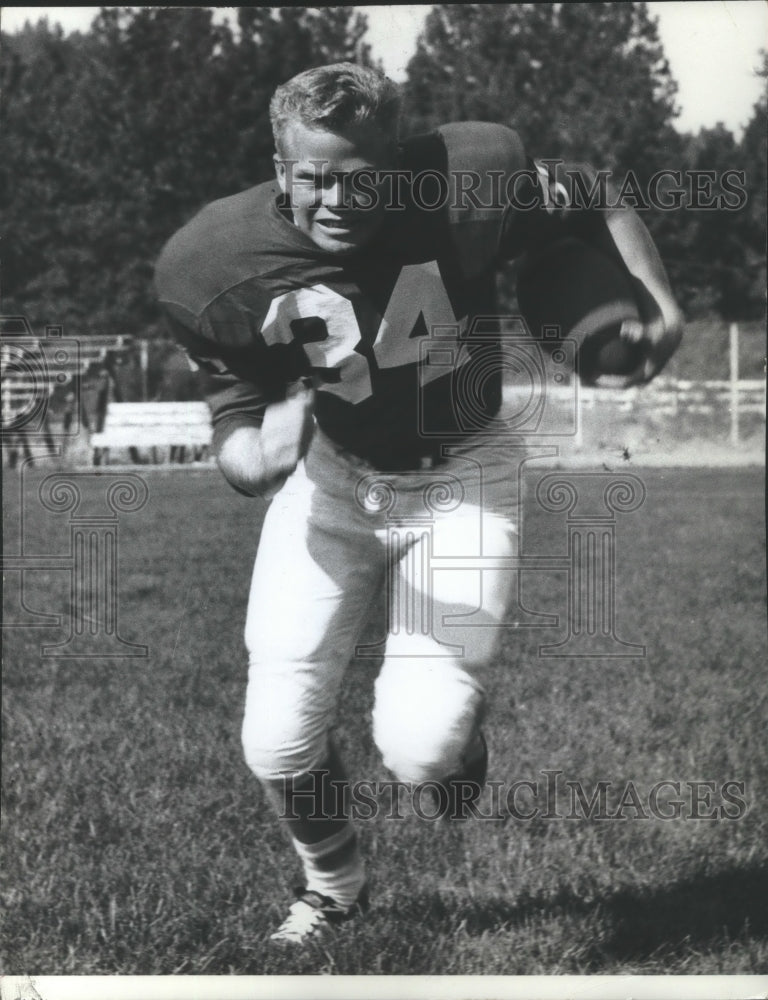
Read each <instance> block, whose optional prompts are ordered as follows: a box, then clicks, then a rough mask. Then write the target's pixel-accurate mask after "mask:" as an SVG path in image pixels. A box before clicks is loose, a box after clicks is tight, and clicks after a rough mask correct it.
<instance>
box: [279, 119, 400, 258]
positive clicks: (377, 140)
mask: <svg viewBox="0 0 768 1000" xmlns="http://www.w3.org/2000/svg"><path fill="white" fill-rule="evenodd" d="M280 146H281V150H280V153H279V154H277V153H276V154H275V158H274V159H275V168H276V171H277V179H278V183H279V184H280V189H281V191H282V192H283V193H284V194H287V195H288V197H289V198H290V203H291V210H292V212H293V222H294V224H295V225H296V226H298V228H299V229H300V230H301V231H302V232H303V233H306V235H307V236H308V237H309V238H310V239H311V240H312V242H313V243H315V244H316V245H317V246H319V247H320V248H321V249H322V250H325V251H326V252H328V253H336V254H346V253H354V251H356V250H359V249H360V248H361V247H364V246H365V245H366V244H367V243H369V242H370V241H371V240H372V239H373V238H374V236H375V235H376V233H377V232H378V231H379V229H380V228H381V225H382V223H383V221H384V211H385V205H386V198H385V197H384V191H383V183H382V179H381V178H374V177H372V176H371V175H372V174H373V173H374V172H378V171H382V170H388V169H391V168H392V167H393V166H394V162H393V158H394V151H393V147H392V143H391V141H390V140H389V139H388V138H387V137H386V136H384V135H382V133H381V132H379V131H378V130H376V129H373V128H371V127H370V126H367V125H365V126H354V127H350V128H346V129H344V130H343V131H342V132H327V131H325V130H323V129H315V128H309V127H307V126H306V125H304V124H302V123H301V122H291V123H290V124H289V125H288V127H287V128H286V130H285V132H284V133H283V136H282V142H281V143H280ZM361 171H363V172H364V173H362V174H361ZM356 193H357V195H358V196H357V197H356ZM366 205H367V207H366Z"/></svg>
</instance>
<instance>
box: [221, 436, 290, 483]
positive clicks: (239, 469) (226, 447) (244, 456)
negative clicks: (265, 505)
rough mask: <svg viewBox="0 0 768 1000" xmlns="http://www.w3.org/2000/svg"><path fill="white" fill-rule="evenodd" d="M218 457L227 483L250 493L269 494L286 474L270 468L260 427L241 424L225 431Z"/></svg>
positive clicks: (280, 470)
mask: <svg viewBox="0 0 768 1000" xmlns="http://www.w3.org/2000/svg"><path fill="white" fill-rule="evenodd" d="M216 460H217V462H218V465H219V468H220V469H221V471H222V473H223V475H224V478H225V479H226V480H227V482H228V483H230V485H232V486H234V487H235V489H237V490H241V491H242V492H243V493H247V494H249V495H251V496H266V495H268V494H269V493H271V492H272V491H273V489H274V486H275V485H276V484H277V483H278V482H279V480H280V479H281V478H283V477H284V471H283V470H282V469H276V468H271V467H270V464H269V462H268V459H267V457H266V456H265V454H264V449H263V447H262V441H261V428H260V427H256V426H240V427H235V428H234V429H233V430H232V431H230V432H229V433H228V434H225V436H224V437H223V438H222V440H221V443H220V444H219V446H218V448H217V453H216Z"/></svg>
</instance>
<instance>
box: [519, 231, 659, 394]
mask: <svg viewBox="0 0 768 1000" xmlns="http://www.w3.org/2000/svg"><path fill="white" fill-rule="evenodd" d="M517 299H518V304H519V306H520V312H521V314H522V316H523V318H524V319H525V321H526V323H527V325H528V328H529V330H530V332H531V334H532V335H533V336H534V337H536V338H538V337H545V334H544V330H545V328H549V329H550V330H551V328H552V327H556V328H558V329H559V331H560V338H561V339H564V338H566V337H570V338H573V339H574V340H576V341H577V343H578V345H579V349H578V354H577V367H578V372H579V375H580V377H581V380H582V381H583V382H594V381H595V380H596V379H597V378H599V376H601V375H624V376H626V375H631V374H632V373H633V372H635V371H636V370H637V369H638V368H639V367H640V365H641V364H642V362H643V360H644V358H645V348H644V346H643V345H642V344H640V343H638V339H639V336H640V334H641V333H642V329H643V327H642V321H641V319H640V313H639V310H638V307H637V302H636V298H635V293H634V291H633V288H632V283H631V279H630V277H629V276H628V275H627V274H626V273H625V272H624V271H623V270H622V269H621V267H620V265H619V264H618V263H617V262H615V261H613V260H612V259H611V258H610V257H608V256H606V255H605V254H603V253H601V252H600V251H599V250H597V249H595V248H594V247H591V246H589V245H587V244H586V243H582V242H581V241H580V240H576V239H564V240H560V241H558V242H557V243H553V244H550V245H549V246H547V247H546V248H544V250H542V251H541V252H537V253H535V254H530V255H529V256H528V257H526V259H525V260H524V261H523V264H522V267H521V269H520V273H519V276H518V282H517ZM550 336H551V334H550ZM548 339H549V337H545V342H546V340H548Z"/></svg>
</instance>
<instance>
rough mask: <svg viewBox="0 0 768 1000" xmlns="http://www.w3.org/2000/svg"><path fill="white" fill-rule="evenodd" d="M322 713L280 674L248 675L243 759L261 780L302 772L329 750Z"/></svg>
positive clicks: (319, 760)
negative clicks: (251, 676)
mask: <svg viewBox="0 0 768 1000" xmlns="http://www.w3.org/2000/svg"><path fill="white" fill-rule="evenodd" d="M328 729H329V720H328V718H327V716H326V713H325V712H323V711H322V710H321V709H320V708H318V707H317V706H314V705H312V704H311V700H310V699H307V698H303V697H302V696H301V694H300V693H299V692H297V691H296V689H295V688H294V687H293V685H288V684H286V683H285V682H284V681H283V680H282V679H281V677H280V676H279V674H270V676H269V677H266V676H264V677H257V678H255V679H254V678H252V679H251V680H250V681H249V684H248V691H247V694H246V702H245V713H244V716H243V726H242V734H241V738H242V746H243V755H244V757H245V762H246V764H247V765H248V767H249V768H250V769H251V771H253V773H254V774H255V775H256V776H257V777H258V778H260V779H262V780H274V779H277V778H280V777H282V776H284V775H289V774H290V775H297V774H304V773H306V772H307V771H310V770H312V768H314V767H318V766H319V765H320V764H321V763H322V762H323V761H324V760H325V758H326V756H327V753H328Z"/></svg>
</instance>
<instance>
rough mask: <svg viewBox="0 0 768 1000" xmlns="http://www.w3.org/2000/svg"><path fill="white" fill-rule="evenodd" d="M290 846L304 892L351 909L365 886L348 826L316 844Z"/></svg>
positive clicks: (354, 843) (295, 841)
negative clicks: (301, 871) (299, 866)
mask: <svg viewBox="0 0 768 1000" xmlns="http://www.w3.org/2000/svg"><path fill="white" fill-rule="evenodd" d="M293 846H294V847H295V849H296V853H297V854H298V855H299V857H300V858H301V862H302V865H303V866H304V878H305V881H306V887H307V889H309V890H311V891H312V892H319V893H320V894H321V895H323V896H330V897H331V899H334V900H335V901H336V902H337V903H339V904H340V905H341V906H352V904H353V903H354V902H355V901H356V899H357V897H358V896H359V894H360V890H361V889H362V887H363V885H364V883H365V868H364V866H363V860H362V858H361V857H360V851H359V849H358V845H357V836H356V834H355V831H354V830H353V829H352V825H351V824H350V823H347V825H346V827H345V828H344V829H343V830H340V831H338V832H337V833H334V834H331V836H330V837H327V838H326V839H325V840H321V841H320V842H319V843H317V844H302V843H301V842H300V841H298V840H296V839H294V841H293Z"/></svg>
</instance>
